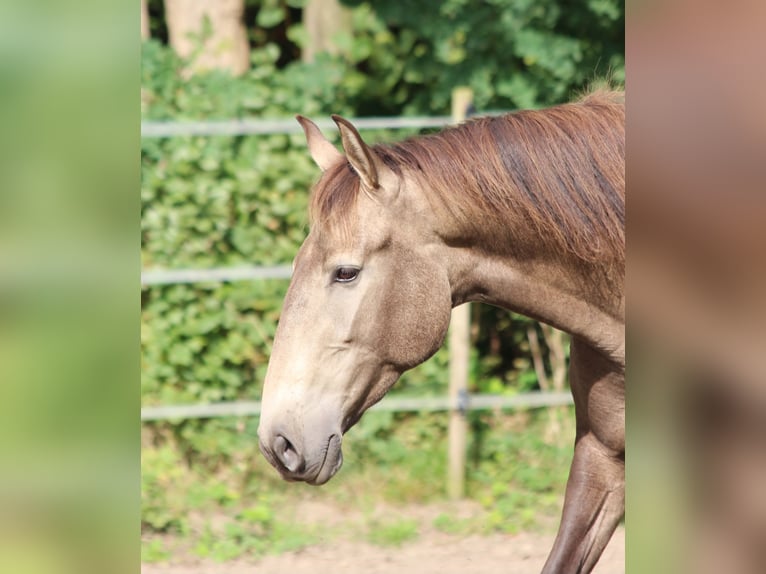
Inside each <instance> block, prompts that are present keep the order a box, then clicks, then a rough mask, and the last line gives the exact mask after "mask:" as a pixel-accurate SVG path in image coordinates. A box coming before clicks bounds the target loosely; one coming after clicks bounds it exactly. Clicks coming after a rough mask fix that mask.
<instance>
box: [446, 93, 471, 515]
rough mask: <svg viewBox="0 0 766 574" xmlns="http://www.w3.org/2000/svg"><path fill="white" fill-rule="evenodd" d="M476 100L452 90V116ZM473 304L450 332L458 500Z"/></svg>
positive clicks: (452, 479) (452, 467)
mask: <svg viewBox="0 0 766 574" xmlns="http://www.w3.org/2000/svg"><path fill="white" fill-rule="evenodd" d="M472 101H473V92H472V91H471V89H470V88H465V87H461V88H455V89H454V90H453V91H452V120H453V122H454V123H456V124H457V123H460V122H462V121H463V120H465V118H466V116H467V112H468V108H469V107H470V105H471V103H472ZM470 328H471V309H470V304H468V303H465V304H463V305H460V306H458V307H455V308H454V309H452V320H451V322H450V333H449V401H450V415H449V430H448V441H449V447H448V449H449V452H448V461H447V495H448V496H449V498H450V499H452V500H457V499H459V498H462V497H463V496H464V495H465V460H466V445H467V434H468V421H467V420H466V410H465V406H466V405H465V401H466V400H467V398H468V363H469V356H470V348H471V346H470V331H471V329H470Z"/></svg>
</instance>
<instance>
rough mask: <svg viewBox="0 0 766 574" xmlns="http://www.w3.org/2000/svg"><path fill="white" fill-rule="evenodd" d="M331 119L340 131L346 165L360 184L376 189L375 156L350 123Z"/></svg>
mask: <svg viewBox="0 0 766 574" xmlns="http://www.w3.org/2000/svg"><path fill="white" fill-rule="evenodd" d="M332 119H333V121H334V122H335V123H336V124H337V126H338V130H339V131H340V139H341V142H342V143H343V151H345V152H346V159H347V160H348V163H350V164H351V167H353V168H354V170H355V171H356V173H358V174H359V177H360V178H362V183H364V184H365V185H366V186H367V187H368V188H369V189H376V188H377V187H378V165H377V161H376V159H375V154H374V153H373V152H372V150H370V148H369V146H368V145H367V144H366V143H364V141H362V137H361V136H360V135H359V132H358V131H356V128H355V127H354V126H353V125H352V124H351V122H349V121H348V120H346V119H344V118H342V117H340V116H336V115H334V116H332Z"/></svg>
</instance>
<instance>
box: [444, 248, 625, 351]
mask: <svg viewBox="0 0 766 574" xmlns="http://www.w3.org/2000/svg"><path fill="white" fill-rule="evenodd" d="M444 260H445V261H447V264H448V272H449V275H450V283H451V285H452V291H453V302H454V304H455V305H458V304H460V303H463V302H465V301H482V302H486V303H490V304H492V305H496V306H498V307H503V308H505V309H509V310H511V311H515V312H517V313H521V314H523V315H526V316H528V317H532V318H535V319H538V320H540V321H543V322H545V323H548V324H550V325H553V326H554V327H557V328H559V329H561V330H563V331H566V332H568V333H571V334H573V335H577V336H579V337H581V338H582V339H584V340H585V341H587V342H588V343H589V344H590V345H591V346H592V347H594V348H595V349H597V350H599V351H601V352H602V353H603V354H604V355H606V356H608V357H609V358H610V359H612V360H613V361H614V362H615V363H616V364H617V365H624V361H625V323H624V298H623V297H622V296H619V297H616V296H613V295H612V296H610V295H605V294H604V292H603V291H602V290H599V289H594V285H596V284H597V283H598V279H597V278H595V277H594V278H593V282H592V283H591V284H589V283H588V280H587V277H584V276H583V275H582V272H581V270H579V269H575V268H576V266H575V265H574V264H573V265H571V266H567V265H566V264H562V263H561V262H554V261H545V260H544V259H542V258H541V259H540V260H537V261H535V260H526V261H523V262H522V261H518V260H514V259H513V258H512V257H508V256H504V255H498V254H492V253H487V252H485V251H483V250H481V249H476V248H467V247H462V248H459V247H454V246H452V247H446V246H445V252H444ZM618 291H621V289H618Z"/></svg>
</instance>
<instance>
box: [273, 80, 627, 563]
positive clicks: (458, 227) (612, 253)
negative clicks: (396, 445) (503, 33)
mask: <svg viewBox="0 0 766 574" xmlns="http://www.w3.org/2000/svg"><path fill="white" fill-rule="evenodd" d="M332 118H333V120H334V122H335V124H336V125H337V128H338V130H339V132H340V138H341V143H342V148H343V153H341V152H340V151H339V150H338V149H337V148H336V147H335V146H334V145H333V144H332V143H331V142H330V141H329V140H327V139H326V138H325V137H324V135H323V134H322V133H321V131H320V130H319V128H318V127H317V126H316V124H314V123H313V122H312V121H311V120H309V119H307V118H305V117H302V116H300V115H299V116H297V120H298V122H299V123H300V124H301V126H302V128H303V131H304V133H305V136H306V140H307V143H308V149H309V152H310V155H311V157H312V158H313V160H314V162H315V163H316V164H317V165H318V167H319V168H320V169H321V171H322V174H321V177H320V178H319V180H318V181H317V183H316V184H315V185H314V188H313V191H312V193H311V196H310V201H309V233H308V235H307V237H306V239H305V241H304V243H303V245H302V246H301V247H300V249H299V251H298V253H297V255H296V257H295V260H294V262H293V275H292V279H291V283H290V285H289V287H288V290H287V294H286V296H285V300H284V306H283V310H282V314H281V317H280V320H279V324H278V327H277V332H276V335H275V339H274V344H273V349H272V354H271V357H270V360H269V365H268V369H267V374H266V378H265V381H264V388H263V396H262V410H261V419H260V423H259V427H258V437H259V446H260V449H261V451H262V452H263V454H264V456H265V457H266V459H267V460H268V461H269V462H270V463H271V464H272V465H273V466H274V467H275V468H276V469H277V470H278V471H279V473H280V474H281V475H282V477H283V478H284V479H286V480H288V481H305V482H307V483H309V484H313V485H321V484H324V483H326V482H327V481H328V480H330V478H332V477H333V476H334V475H335V473H336V472H337V471H338V469H339V468H340V467H341V464H342V462H343V454H342V450H341V443H342V437H343V435H344V433H345V432H346V431H348V430H349V429H350V428H351V427H352V426H353V425H354V424H355V423H356V422H357V421H358V420H359V419H360V417H361V416H362V414H363V413H364V412H365V411H366V410H367V409H368V408H369V407H370V406H372V405H373V404H375V403H376V402H378V401H379V400H380V399H381V398H382V397H383V396H384V395H385V394H386V392H387V391H388V390H389V389H390V388H391V386H392V385H393V384H394V383H395V381H396V380H397V379H398V377H399V376H400V375H401V374H402V373H403V372H404V371H406V370H407V369H410V368H412V367H415V366H416V365H418V364H420V363H422V362H424V361H425V360H427V359H428V358H429V357H430V356H431V355H433V354H434V353H435V352H436V350H437V349H438V348H439V347H440V345H441V344H442V342H443V340H444V337H445V334H446V333H447V328H448V325H449V322H450V312H451V309H452V308H453V307H455V306H457V305H460V304H462V303H465V302H468V301H480V302H484V303H489V304H491V305H495V306H499V307H502V308H505V309H508V310H511V311H514V312H517V313H520V314H523V315H526V316H528V317H531V318H533V319H537V320H539V321H543V322H545V323H548V324H550V325H552V326H554V327H557V328H558V329H561V330H563V331H566V332H567V333H569V334H570V335H571V346H570V365H569V381H570V387H571V391H572V394H573V398H574V406H575V418H576V432H575V441H574V456H573V459H572V463H571V468H570V473H569V477H568V480H567V486H566V491H565V495H564V506H563V511H562V515H561V522H560V525H559V530H558V533H557V536H556V538H555V542H554V545H553V548H552V550H551V552H550V554H549V556H548V559H547V561H546V563H545V565H544V567H543V573H544V574H553V573H562V572H564V573H569V572H590V571H591V570H592V568H593V566H594V565H595V564H596V562H597V561H598V559H599V557H600V555H601V553H602V551H603V549H604V548H605V546H606V545H607V543H608V541H609V539H610V538H611V536H612V533H613V532H614V530H615V528H616V527H617V525H618V523H619V521H620V520H621V518H622V516H623V515H624V508H625V457H624V452H625V382H624V381H625V377H624V375H625V297H624V275H625V232H624V230H625V98H624V92H619V91H613V90H607V89H602V90H595V91H592V92H590V93H588V94H586V95H584V96H582V97H580V98H579V99H578V100H576V101H573V102H570V103H566V104H561V105H557V106H553V107H549V108H547V109H538V110H522V111H517V112H513V113H509V114H506V115H502V116H492V117H484V118H475V119H471V120H469V121H467V122H464V123H463V124H461V125H458V126H453V127H450V128H447V129H445V130H443V131H441V132H438V133H435V134H429V135H421V136H416V137H412V138H410V139H406V140H404V141H401V142H398V143H392V144H377V145H368V144H367V143H365V142H364V141H363V139H362V138H361V136H360V135H359V132H358V131H357V129H356V128H355V127H354V125H353V124H352V123H351V122H349V121H348V120H346V119H344V118H342V117H340V116H337V115H333V116H332Z"/></svg>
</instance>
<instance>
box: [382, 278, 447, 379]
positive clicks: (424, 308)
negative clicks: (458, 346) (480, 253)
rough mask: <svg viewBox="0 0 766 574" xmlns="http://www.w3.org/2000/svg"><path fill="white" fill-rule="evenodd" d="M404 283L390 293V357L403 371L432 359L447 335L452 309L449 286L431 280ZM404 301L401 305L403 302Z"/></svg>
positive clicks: (421, 279)
mask: <svg viewBox="0 0 766 574" xmlns="http://www.w3.org/2000/svg"><path fill="white" fill-rule="evenodd" d="M418 279H419V280H415V281H410V282H406V283H405V282H402V283H400V284H399V285H398V287H397V289H396V291H397V292H396V293H390V296H391V299H390V300H391V301H398V303H397V304H390V305H386V308H387V309H389V310H390V311H389V321H390V323H389V326H388V327H389V330H388V333H389V335H388V340H387V343H388V345H387V347H388V354H389V358H390V359H391V362H393V363H394V364H396V365H397V366H399V367H400V368H401V369H402V370H406V369H411V368H413V367H415V366H417V365H419V364H420V363H422V362H424V361H426V360H427V359H428V358H430V357H431V355H433V354H434V353H435V352H436V351H437V350H438V349H439V347H440V346H441V344H442V342H443V341H444V336H445V335H446V333H447V328H448V327H449V321H450V310H451V307H452V303H451V301H452V300H451V296H450V291H449V284H448V283H447V282H446V280H445V281H443V282H441V281H440V282H436V283H435V282H434V281H433V279H432V278H426V277H419V278H418ZM403 301H404V302H405V303H404V304H402V302H403Z"/></svg>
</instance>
